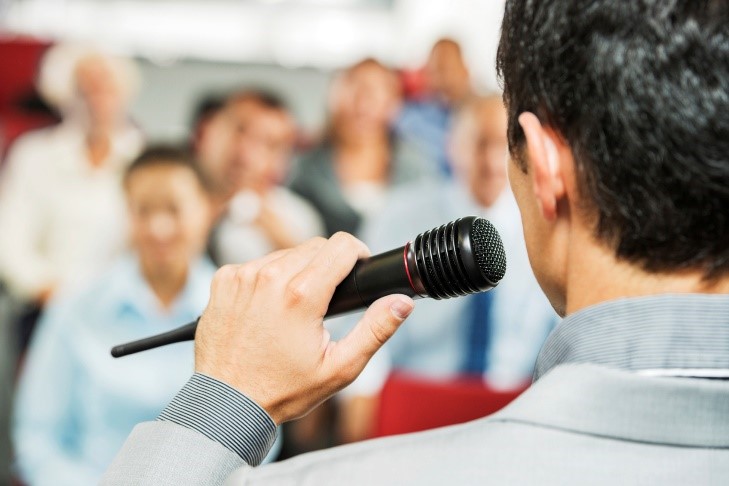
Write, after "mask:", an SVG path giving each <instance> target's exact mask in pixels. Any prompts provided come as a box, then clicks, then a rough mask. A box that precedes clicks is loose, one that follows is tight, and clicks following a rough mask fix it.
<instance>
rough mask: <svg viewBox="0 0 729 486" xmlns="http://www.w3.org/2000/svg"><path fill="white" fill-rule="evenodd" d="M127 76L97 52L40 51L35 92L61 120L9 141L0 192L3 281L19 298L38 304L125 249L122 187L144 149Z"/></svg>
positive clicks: (124, 67) (129, 71)
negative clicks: (122, 180) (128, 169)
mask: <svg viewBox="0 0 729 486" xmlns="http://www.w3.org/2000/svg"><path fill="white" fill-rule="evenodd" d="M133 79H134V72H133V68H132V67H131V66H130V65H129V64H127V63H125V62H124V61H122V60H119V59H115V58H111V57H108V56H105V55H103V54H101V53H99V52H97V51H95V50H91V49H85V48H76V47H70V46H59V47H56V48H53V49H51V50H50V51H49V52H48V53H47V54H46V56H45V58H44V60H43V64H42V66H41V74H40V78H39V88H40V89H41V91H42V93H43V95H44V97H45V98H46V99H47V100H48V101H49V102H51V103H53V104H55V105H56V106H57V108H58V109H59V110H60V111H61V112H62V113H63V114H64V120H63V122H62V123H61V124H60V125H58V126H56V127H53V128H50V129H45V130H40V131H37V132H33V133H30V134H28V135H26V136H25V137H23V138H21V139H20V140H18V141H17V142H16V143H15V144H14V146H13V148H12V149H11V151H10V154H9V155H8V160H7V167H6V169H7V170H6V171H5V172H4V173H3V177H2V190H0V234H2V235H3V237H2V238H0V278H2V279H3V281H4V282H5V283H6V284H7V286H8V288H9V289H10V291H11V292H12V293H13V294H14V295H15V296H16V297H18V298H19V299H21V300H24V301H31V302H35V303H40V304H42V303H44V302H45V301H46V300H47V299H48V298H49V297H50V296H51V295H52V294H53V293H54V292H55V291H56V290H57V289H58V288H59V287H61V286H65V285H76V284H81V283H83V282H84V281H85V280H87V279H88V278H89V277H91V276H93V275H94V274H95V273H96V272H98V271H99V270H100V268H101V267H103V266H104V265H105V264H106V263H107V262H108V261H109V260H110V259H111V258H112V257H113V256H115V255H116V254H117V253H118V252H119V250H120V249H121V248H122V247H123V246H124V245H125V236H124V235H125V230H124V225H123V223H124V200H123V195H122V192H121V189H120V183H119V181H120V177H121V174H122V172H123V170H124V168H125V167H126V165H128V163H129V162H130V161H131V160H132V159H133V158H134V157H135V156H136V155H137V153H138V152H139V151H140V150H141V148H142V143H143V139H142V136H141V133H140V132H139V130H138V129H137V128H136V127H134V125H133V124H132V123H130V122H129V119H128V117H127V106H128V103H129V100H130V98H131V96H132V94H133V92H134V86H133V85H134V82H133Z"/></svg>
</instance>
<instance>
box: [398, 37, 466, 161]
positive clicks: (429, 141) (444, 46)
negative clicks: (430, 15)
mask: <svg viewBox="0 0 729 486" xmlns="http://www.w3.org/2000/svg"><path fill="white" fill-rule="evenodd" d="M425 78H426V86H427V93H426V96H425V99H422V100H416V101H413V102H410V103H407V104H406V105H405V106H404V107H403V109H402V111H401V112H400V116H399V117H398V119H397V122H396V129H397V132H398V134H400V135H401V136H402V137H403V138H404V139H405V140H407V141H409V142H411V143H414V144H416V145H417V146H418V147H421V148H422V149H423V150H425V151H426V153H427V155H428V156H429V159H430V160H432V161H434V162H435V164H436V169H437V170H438V171H439V172H441V173H443V174H450V173H451V169H452V164H451V163H450V162H449V160H448V159H449V154H448V151H447V149H446V145H447V141H446V138H447V134H448V131H449V128H450V124H451V118H452V114H453V113H454V112H455V111H456V110H458V108H459V107H460V106H461V105H462V104H463V103H464V102H465V101H466V100H467V99H468V97H469V96H470V95H471V94H472V87H471V78H470V74H469V71H468V66H467V65H466V61H465V60H464V58H463V53H462V51H461V46H460V44H458V42H456V41H455V40H453V39H441V40H439V41H438V42H436V43H435V45H434V46H433V48H432V50H431V51H430V56H429V57H428V62H427V64H426V66H425Z"/></svg>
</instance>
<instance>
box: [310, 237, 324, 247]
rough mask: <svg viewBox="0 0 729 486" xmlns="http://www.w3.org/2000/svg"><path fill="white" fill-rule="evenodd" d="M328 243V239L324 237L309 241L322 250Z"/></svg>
mask: <svg viewBox="0 0 729 486" xmlns="http://www.w3.org/2000/svg"><path fill="white" fill-rule="evenodd" d="M326 242H327V239H326V238H324V237H322V236H315V237H313V238H312V239H310V240H309V243H310V244H311V245H313V246H314V247H317V248H321V247H322V246H324V243H326Z"/></svg>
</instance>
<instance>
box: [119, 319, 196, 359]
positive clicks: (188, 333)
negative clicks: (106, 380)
mask: <svg viewBox="0 0 729 486" xmlns="http://www.w3.org/2000/svg"><path fill="white" fill-rule="evenodd" d="M199 320H200V318H199V317H198V318H197V319H195V320H194V321H193V322H191V323H189V324H185V325H184V326H182V327H178V328H177V329H173V330H171V331H169V332H165V333H162V334H156V335H154V336H150V337H147V338H144V339H139V340H138V341H132V342H130V343H125V344H120V345H118V346H114V347H113V348H111V355H112V356H113V357H115V358H121V357H122V356H127V355H129V354H134V353H140V352H142V351H147V350H148V349H154V348H158V347H160V346H165V345H167V344H173V343H180V342H182V341H192V340H193V339H195V330H196V329H197V322H198V321H199Z"/></svg>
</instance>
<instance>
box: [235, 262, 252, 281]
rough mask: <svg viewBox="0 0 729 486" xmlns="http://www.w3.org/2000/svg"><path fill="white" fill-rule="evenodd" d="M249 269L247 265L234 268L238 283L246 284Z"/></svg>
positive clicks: (249, 275) (248, 278)
mask: <svg viewBox="0 0 729 486" xmlns="http://www.w3.org/2000/svg"><path fill="white" fill-rule="evenodd" d="M251 273H252V272H251V269H250V267H249V266H248V265H240V266H239V267H237V268H236V269H235V279H236V280H237V281H238V283H240V284H247V283H248V282H250V281H251Z"/></svg>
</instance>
